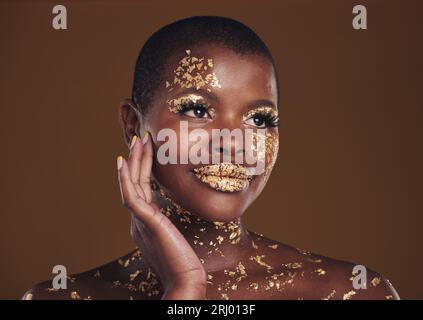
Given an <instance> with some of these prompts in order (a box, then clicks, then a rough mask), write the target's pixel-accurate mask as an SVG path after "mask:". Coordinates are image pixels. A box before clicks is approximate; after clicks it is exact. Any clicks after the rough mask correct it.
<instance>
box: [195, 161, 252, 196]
mask: <svg viewBox="0 0 423 320" xmlns="http://www.w3.org/2000/svg"><path fill="white" fill-rule="evenodd" d="M193 171H194V174H195V176H196V177H197V178H198V179H199V180H200V181H201V182H203V183H205V184H207V185H209V187H211V188H213V189H215V190H218V191H223V192H238V191H242V190H244V189H246V188H247V187H248V186H249V185H250V181H251V179H252V178H253V175H252V173H251V172H250V171H249V170H248V169H247V168H246V167H244V166H241V165H239V164H231V163H221V164H212V165H207V166H203V167H200V168H195V169H194V170H193Z"/></svg>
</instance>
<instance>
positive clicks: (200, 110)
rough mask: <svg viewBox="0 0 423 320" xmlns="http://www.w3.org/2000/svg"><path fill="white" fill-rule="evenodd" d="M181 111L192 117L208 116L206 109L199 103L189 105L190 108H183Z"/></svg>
mask: <svg viewBox="0 0 423 320" xmlns="http://www.w3.org/2000/svg"><path fill="white" fill-rule="evenodd" d="M183 113H184V115H186V116H188V117H192V118H204V116H206V118H209V115H208V113H207V109H206V108H205V107H203V106H199V105H197V106H194V107H191V108H190V109H188V110H185V111H184V112H183Z"/></svg>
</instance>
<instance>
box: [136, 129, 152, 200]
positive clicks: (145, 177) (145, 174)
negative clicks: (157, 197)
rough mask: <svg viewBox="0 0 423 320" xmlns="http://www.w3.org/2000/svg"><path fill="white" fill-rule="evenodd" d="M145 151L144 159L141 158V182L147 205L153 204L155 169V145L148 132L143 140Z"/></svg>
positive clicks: (143, 152) (143, 153)
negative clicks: (152, 172)
mask: <svg viewBox="0 0 423 320" xmlns="http://www.w3.org/2000/svg"><path fill="white" fill-rule="evenodd" d="M143 142H144V145H143V150H142V158H141V168H140V175H139V181H140V185H141V188H142V190H143V191H144V194H145V199H146V201H147V203H151V200H152V195H151V185H150V179H151V169H152V167H153V143H152V141H151V134H150V133H149V132H148V131H147V132H146V133H145V136H144V138H143Z"/></svg>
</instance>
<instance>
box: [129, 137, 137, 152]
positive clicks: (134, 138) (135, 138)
mask: <svg viewBox="0 0 423 320" xmlns="http://www.w3.org/2000/svg"><path fill="white" fill-rule="evenodd" d="M137 138H138V137H137V136H136V135H135V136H133V137H132V140H131V145H130V146H129V149H132V147H133V146H134V144H135V141H137Z"/></svg>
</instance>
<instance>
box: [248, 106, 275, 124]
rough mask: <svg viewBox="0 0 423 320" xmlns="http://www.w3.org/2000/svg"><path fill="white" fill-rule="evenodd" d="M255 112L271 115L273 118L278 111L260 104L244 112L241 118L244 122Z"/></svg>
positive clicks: (255, 113)
mask: <svg viewBox="0 0 423 320" xmlns="http://www.w3.org/2000/svg"><path fill="white" fill-rule="evenodd" d="M257 114H259V115H263V116H269V117H273V118H275V119H278V111H277V110H275V108H273V107H270V106H261V107H257V108H254V109H251V110H250V111H248V112H246V113H245V114H244V115H243V116H242V120H243V121H244V122H245V121H247V120H248V119H251V118H253V117H254V116H255V115H257Z"/></svg>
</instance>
